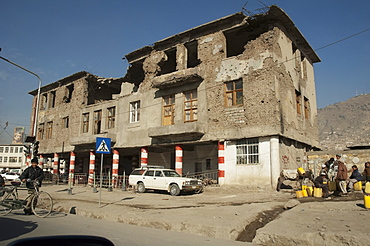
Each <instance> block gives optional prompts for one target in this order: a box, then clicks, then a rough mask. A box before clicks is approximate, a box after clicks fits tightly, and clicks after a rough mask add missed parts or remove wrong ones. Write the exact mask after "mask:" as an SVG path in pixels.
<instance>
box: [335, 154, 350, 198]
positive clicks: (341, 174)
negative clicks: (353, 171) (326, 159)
mask: <svg viewBox="0 0 370 246" xmlns="http://www.w3.org/2000/svg"><path fill="white" fill-rule="evenodd" d="M347 179H348V171H347V167H346V165H344V163H343V162H341V161H338V173H337V180H338V183H339V187H340V190H341V191H342V195H343V196H347V195H348V194H347Z"/></svg>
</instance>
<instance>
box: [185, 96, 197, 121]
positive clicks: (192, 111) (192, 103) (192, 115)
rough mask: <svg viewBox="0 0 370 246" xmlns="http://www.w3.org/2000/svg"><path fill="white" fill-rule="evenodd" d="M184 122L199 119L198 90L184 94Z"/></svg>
mask: <svg viewBox="0 0 370 246" xmlns="http://www.w3.org/2000/svg"><path fill="white" fill-rule="evenodd" d="M184 95H185V101H184V122H189V121H196V120H197V119H198V95H197V90H192V91H186V92H184Z"/></svg>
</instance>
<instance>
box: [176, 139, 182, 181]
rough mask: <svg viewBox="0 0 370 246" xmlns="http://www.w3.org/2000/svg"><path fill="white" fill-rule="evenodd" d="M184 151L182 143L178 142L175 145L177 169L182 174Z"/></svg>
mask: <svg viewBox="0 0 370 246" xmlns="http://www.w3.org/2000/svg"><path fill="white" fill-rule="evenodd" d="M182 153H183V151H182V145H181V144H177V145H176V147H175V159H176V160H175V170H176V172H177V173H178V174H180V175H182Z"/></svg>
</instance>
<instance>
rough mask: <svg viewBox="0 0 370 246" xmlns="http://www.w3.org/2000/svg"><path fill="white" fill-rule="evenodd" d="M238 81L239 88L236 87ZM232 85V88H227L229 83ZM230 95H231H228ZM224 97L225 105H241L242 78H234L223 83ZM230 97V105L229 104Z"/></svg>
mask: <svg viewBox="0 0 370 246" xmlns="http://www.w3.org/2000/svg"><path fill="white" fill-rule="evenodd" d="M238 83H241V88H237V87H238ZM230 84H231V85H232V88H231V89H230V88H229V85H230ZM230 95H231V97H230ZM224 98H225V107H237V106H242V105H243V79H241V78H240V79H236V80H232V81H227V82H225V83H224ZM230 99H231V105H229V102H230Z"/></svg>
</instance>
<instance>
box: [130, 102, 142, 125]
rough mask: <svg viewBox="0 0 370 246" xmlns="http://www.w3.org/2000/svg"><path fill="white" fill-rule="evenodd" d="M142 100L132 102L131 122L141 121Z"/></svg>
mask: <svg viewBox="0 0 370 246" xmlns="http://www.w3.org/2000/svg"><path fill="white" fill-rule="evenodd" d="M140 107H141V102H140V100H138V101H134V102H130V123H136V122H140Z"/></svg>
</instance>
